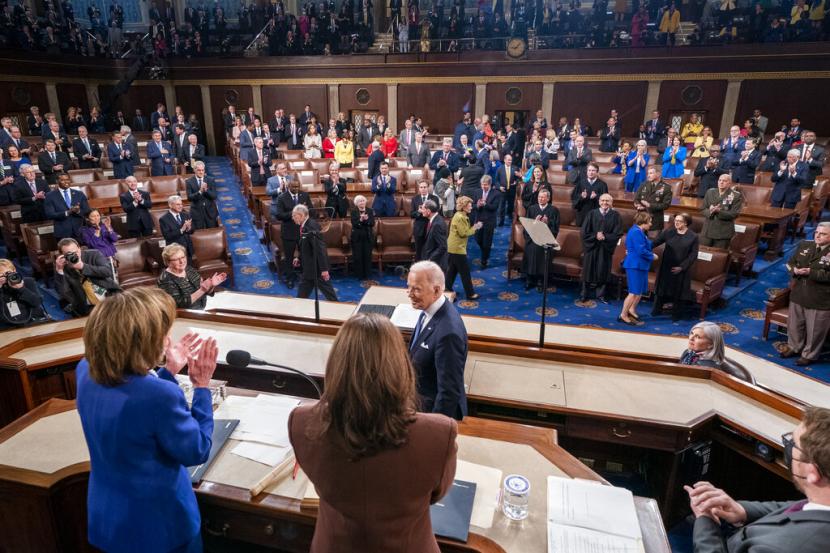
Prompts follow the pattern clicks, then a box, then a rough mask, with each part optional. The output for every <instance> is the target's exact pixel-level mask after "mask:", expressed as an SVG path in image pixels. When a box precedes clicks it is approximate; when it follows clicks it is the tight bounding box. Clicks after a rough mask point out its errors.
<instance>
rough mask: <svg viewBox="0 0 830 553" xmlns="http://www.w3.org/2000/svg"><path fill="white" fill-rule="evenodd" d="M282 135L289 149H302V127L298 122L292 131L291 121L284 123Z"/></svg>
mask: <svg viewBox="0 0 830 553" xmlns="http://www.w3.org/2000/svg"><path fill="white" fill-rule="evenodd" d="M240 136H241V135H240ZM283 136H284V137H285V141H286V143H287V144H288V149H289V150H302V149H303V127H302V125H300V124H299V123H296V127H295V132H294V133H292V132H291V123H290V122H288V123H286V124H285V131H283ZM240 143H241V142H240Z"/></svg>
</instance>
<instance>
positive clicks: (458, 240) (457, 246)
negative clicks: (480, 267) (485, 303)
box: [446, 196, 484, 300]
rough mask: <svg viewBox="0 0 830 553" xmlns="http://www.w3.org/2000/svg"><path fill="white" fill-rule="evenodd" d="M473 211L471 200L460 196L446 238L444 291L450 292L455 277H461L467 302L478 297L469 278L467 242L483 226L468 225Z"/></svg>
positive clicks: (479, 224)
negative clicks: (445, 279) (446, 262)
mask: <svg viewBox="0 0 830 553" xmlns="http://www.w3.org/2000/svg"><path fill="white" fill-rule="evenodd" d="M472 211H473V200H472V199H470V198H469V197H467V196H461V197H460V198H458V199H457V200H456V201H455V215H453V216H452V222H451V223H450V234H449V237H448V238H447V252H448V253H449V268H448V269H447V284H446V287H447V288H446V289H447V290H452V287H453V285H454V284H455V277H456V276H458V275H459V274H460V275H461V284H463V285H464V292H465V293H466V294H467V299H468V300H477V299H478V298H479V295H478V294H476V291H475V288H473V279H472V278H471V277H470V262H469V261H468V260H467V241H468V240H469V238H470V236H472V235H474V234H475V233H476V231H477V230H478V229H480V228H481V227H483V226H484V225H483V224H482V223H481V222H480V221H479V222H478V223H476V224H474V225H472V226H471V225H470V212H472Z"/></svg>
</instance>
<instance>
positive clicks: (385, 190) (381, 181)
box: [372, 161, 398, 217]
mask: <svg viewBox="0 0 830 553" xmlns="http://www.w3.org/2000/svg"><path fill="white" fill-rule="evenodd" d="M397 188H398V181H397V179H396V178H395V177H393V176H392V175H390V174H389V164H388V163H386V162H385V161H384V162H382V163H381V164H380V174H378V175H377V176H376V177H375V178H373V179H372V192H373V193H374V195H375V199H374V200H373V201H372V209H374V210H375V215H376V216H378V217H394V216H396V215H397V214H398V204H397V202H396V201H395V191H396V190H397Z"/></svg>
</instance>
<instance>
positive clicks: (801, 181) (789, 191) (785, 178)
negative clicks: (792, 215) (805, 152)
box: [770, 148, 811, 209]
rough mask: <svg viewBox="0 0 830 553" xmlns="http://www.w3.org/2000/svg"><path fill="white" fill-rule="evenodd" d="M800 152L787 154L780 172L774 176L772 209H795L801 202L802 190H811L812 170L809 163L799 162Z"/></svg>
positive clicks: (793, 150)
mask: <svg viewBox="0 0 830 553" xmlns="http://www.w3.org/2000/svg"><path fill="white" fill-rule="evenodd" d="M798 154H799V151H798V150H797V149H795V148H793V149H791V150H790V151H789V152H787V159H786V160H785V161H782V162H781V163H780V164H779V166H778V170H777V171H776V172H774V173H773V174H772V182H773V183H775V184H774V185H773V187H772V195H771V196H770V204H771V205H772V207H785V208H787V209H793V208H794V207H795V206H796V204H797V203H798V202H799V201H801V190H802V189H803V188H807V189H809V188H811V186H810V184H809V180H810V168H809V166H808V165H807V163H805V162H803V161H801V160H799V158H798Z"/></svg>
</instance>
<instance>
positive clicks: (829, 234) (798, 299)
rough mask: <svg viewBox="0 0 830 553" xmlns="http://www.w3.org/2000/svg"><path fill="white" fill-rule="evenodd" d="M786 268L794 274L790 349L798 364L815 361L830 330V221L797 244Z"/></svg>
mask: <svg viewBox="0 0 830 553" xmlns="http://www.w3.org/2000/svg"><path fill="white" fill-rule="evenodd" d="M787 270H788V271H789V272H790V275H792V277H793V285H792V287H791V288H792V291H791V292H790V310H789V320H788V323H787V346H788V347H787V349H786V350H785V351H784V352H783V353H781V357H784V358H787V357H795V356H796V355H798V356H799V358H798V360H797V361H796V362H795V364H796V365H799V366H802V367H803V366H805V365H809V364H810V363H815V362H816V361H817V360H818V356H819V354H820V353H821V347H822V346H823V345H824V340H825V338H827V332H828V330H830V222H823V223H819V224H818V226H817V227H816V232H815V236H814V239H813V240H803V241H802V242H801V243H800V244H799V245H798V247H796V248H795V253H793V255H792V257H790V260H789V261H787Z"/></svg>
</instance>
